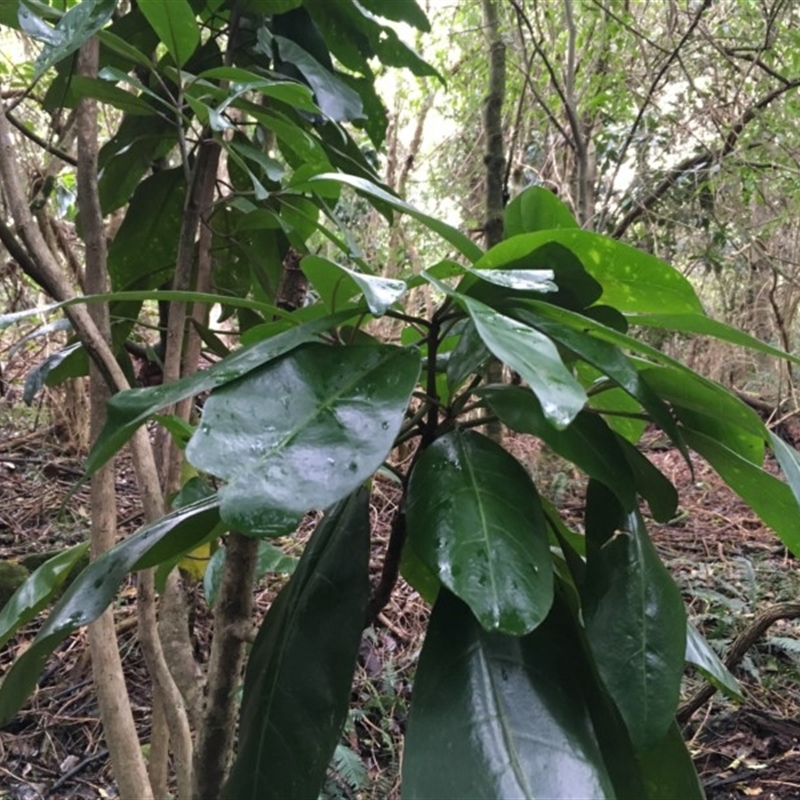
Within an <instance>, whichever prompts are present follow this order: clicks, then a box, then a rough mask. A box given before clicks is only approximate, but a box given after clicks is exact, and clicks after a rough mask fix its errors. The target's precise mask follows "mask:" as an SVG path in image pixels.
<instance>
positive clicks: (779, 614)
mask: <svg viewBox="0 0 800 800" xmlns="http://www.w3.org/2000/svg"><path fill="white" fill-rule="evenodd" d="M798 617H800V603H777V604H776V605H774V606H770V607H769V608H766V609H764V611H762V612H760V613H759V614H757V615H756V618H755V619H754V620H753V621H752V622H751V623H750V624H749V625H748V626H747V627H746V628H745V629H744V630H743V631H742V632H741V633H740V634H739V635H738V636H737V637H736V639H735V640H734V642H733V644H732V645H731V648H730V650H729V651H728V656H727V658H726V659H725V666H726V667H727V668H728V669H733V667H735V666H736V665H737V664H738V663H739V662H740V661H741V660H742V659H743V658H744V656H745V653H747V651H748V650H749V649H750V648H751V647H752V646H753V645H754V644H755V643H756V642H757V641H758V639H760V638H761V636H763V635H764V633H765V632H766V630H767V628H769V627H770V626H771V625H773V624H774V623H776V622H777V621H778V620H780V619H797V618H798ZM716 691H717V689H716V687H715V686H712V685H711V684H706V685H705V686H704V687H703V688H702V689H700V691H698V692H697V693H696V694H694V695H693V696H692V697H691V698H689V700H687V701H686V702H685V703H684V704H683V705H682V706H681V707H680V708H679V709H678V713H677V715H676V716H677V719H678V722H680V723H681V724H684V723H685V722H687V721H688V720H689V718H690V717H691V716H692V714H694V713H695V711H697V709H698V708H700V707H701V706H702V705H703V704H704V703H706V702H707V701H708V700H709V699H710V698H711V697H712V696H713V694H714V692H716Z"/></svg>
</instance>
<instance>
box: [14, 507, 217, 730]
mask: <svg viewBox="0 0 800 800" xmlns="http://www.w3.org/2000/svg"><path fill="white" fill-rule="evenodd" d="M218 522H219V509H218V501H217V498H216V497H213V498H210V499H207V500H202V501H200V502H199V503H195V504H193V505H191V506H186V507H185V508H181V509H179V510H177V511H174V512H172V513H171V514H168V515H167V516H166V517H164V518H163V519H161V520H159V521H158V522H155V523H153V524H151V525H145V526H144V527H143V528H140V529H139V530H138V531H137V532H136V533H135V534H134V535H133V536H130V537H129V538H127V539H125V540H124V541H122V542H120V543H119V544H117V545H115V546H114V547H112V548H111V549H110V550H108V551H107V552H105V553H103V555H101V556H100V557H99V558H97V559H96V560H95V561H93V562H92V563H91V564H89V566H88V567H87V568H86V569H85V570H83V572H81V574H80V575H78V576H77V578H75V580H74V581H73V582H72V583H71V584H70V586H69V588H68V589H67V590H66V591H65V592H64V595H63V596H62V598H61V600H59V602H58V603H57V604H56V606H55V608H53V610H52V611H51V612H50V615H49V616H48V617H47V619H46V620H45V622H44V624H43V625H42V627H41V628H40V629H39V633H38V634H37V635H36V638H35V639H34V640H33V642H32V643H31V646H30V647H29V648H28V649H27V650H26V651H25V652H24V653H23V654H22V655H21V656H19V658H17V660H16V661H15V662H14V664H13V666H12V667H11V669H10V670H9V671H8V673H7V674H6V676H5V679H4V680H3V683H2V686H0V724H2V723H3V722H6V721H8V720H9V719H11V717H13V716H14V714H16V713H17V711H18V710H19V708H20V707H21V706H22V704H23V703H24V702H25V700H26V699H27V697H28V695H29V694H30V693H31V691H33V688H34V686H35V685H36V681H37V680H38V678H39V675H40V674H41V672H42V670H43V669H44V665H45V662H46V661H47V658H48V657H49V655H50V654H51V653H52V652H53V650H55V648H56V647H57V646H58V645H59V644H60V643H61V642H63V641H64V639H66V638H67V636H69V635H70V634H71V633H72V632H73V631H75V630H77V629H78V628H80V627H81V626H82V625H88V624H89V623H90V622H93V621H94V620H96V619H97V618H98V617H99V616H100V614H102V613H103V611H105V609H106V608H107V607H108V605H109V603H111V602H112V601H113V599H114V597H115V596H116V594H117V591H118V590H119V586H120V584H121V583H122V581H123V579H124V578H125V576H126V575H127V574H128V573H129V572H131V571H132V570H136V569H145V568H147V567H151V566H155V564H158V563H160V562H161V561H164V560H166V559H168V558H171V557H172V556H174V555H176V554H178V553H182V552H184V551H185V550H187V549H189V548H190V547H191V546H192V545H193V544H196V543H200V542H201V541H202V540H203V539H204V538H206V537H207V536H208V535H209V533H210V532H211V531H213V530H214V528H215V526H216V525H217V523H218Z"/></svg>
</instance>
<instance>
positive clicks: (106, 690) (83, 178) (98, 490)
mask: <svg viewBox="0 0 800 800" xmlns="http://www.w3.org/2000/svg"><path fill="white" fill-rule="evenodd" d="M98 49H99V45H98V42H97V40H96V39H90V40H89V41H88V42H87V43H86V44H85V45H84V46H83V47H82V48H81V51H80V56H79V59H78V72H79V73H80V74H81V75H86V76H89V77H91V76H93V75H96V73H97V63H98ZM96 187H97V103H96V102H95V101H94V100H90V99H84V100H81V102H80V104H79V107H78V206H79V208H80V212H81V226H82V230H83V238H84V242H85V245H86V287H87V290H88V291H89V292H92V293H95V294H101V293H104V292H106V291H108V286H107V284H108V280H107V271H106V240H105V233H104V230H103V218H102V214H101V212H100V206H99V202H98V197H97V189H96ZM89 313H90V314H91V316H92V318H93V320H94V322H95V324H96V325H97V328H98V331H99V332H100V334H101V335H102V336H103V337H105V339H106V341H110V340H111V328H110V324H109V317H108V307H107V306H106V305H103V304H100V303H96V304H93V305H92V306H90V308H89ZM89 374H90V381H91V393H90V424H91V436H92V439H95V438H96V437H97V436H98V435H99V433H100V431H101V430H102V428H103V426H104V424H105V418H106V402H107V400H108V397H109V395H110V392H109V390H108V387H107V385H106V384H105V382H104V381H103V380H102V376H101V374H100V370H99V369H98V367H97V365H96V364H94V363H91V364H90V366H89ZM91 503H92V520H91V552H92V558H97V557H98V556H99V555H101V554H102V553H104V552H105V551H106V550H108V549H109V548H111V547H112V546H113V545H114V543H115V540H116V530H117V505H116V492H115V480H114V465H113V461H112V462H109V463H108V464H106V465H105V466H104V467H103V468H102V469H100V470H98V471H97V472H96V473H95V474H94V475H93V476H92V479H91ZM89 647H90V652H91V656H92V670H93V673H94V682H95V687H96V688H97V700H98V704H99V706H100V716H101V718H102V720H103V732H104V734H105V739H106V744H107V746H108V751H109V754H110V756H111V763H112V765H113V768H114V777H115V778H116V780H117V785H118V787H119V791H120V796H121V797H122V798H124V799H125V800H150V798H152V797H153V791H152V788H151V786H150V782H149V779H148V775H147V768H146V766H145V763H144V757H143V756H142V750H141V747H140V746H139V737H138V734H137V732H136V724H135V722H134V719H133V711H132V709H131V704H130V699H129V696H128V690H127V687H126V685H125V677H124V675H123V672H122V659H121V658H120V655H119V647H118V644H117V635H116V631H115V629H114V614H113V611H112V610H111V609H108V610H107V611H105V612H104V613H103V614H102V615H101V616H100V618H99V619H98V620H97V621H96V622H95V623H94V624H93V625H90V626H89Z"/></svg>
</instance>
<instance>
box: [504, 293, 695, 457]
mask: <svg viewBox="0 0 800 800" xmlns="http://www.w3.org/2000/svg"><path fill="white" fill-rule="evenodd" d="M513 314H514V316H515V317H518V318H519V319H521V320H523V321H525V322H526V323H528V324H529V325H533V326H535V327H536V328H538V329H539V330H541V331H542V333H544V334H545V335H547V336H549V337H550V338H551V339H553V340H554V341H557V342H559V344H562V345H564V346H565V347H567V348H569V349H570V350H571V351H572V352H573V353H575V355H577V356H579V357H580V358H582V359H583V360H584V361H586V362H587V363H588V364H591V365H592V366H593V367H595V368H596V369H597V370H599V371H600V372H601V373H602V374H605V375H608V377H610V378H612V379H613V380H614V381H615V382H616V383H617V384H618V385H619V386H620V387H621V388H622V389H624V390H625V391H626V392H628V394H630V395H631V397H634V398H635V399H636V400H637V401H638V402H639V403H641V405H642V407H643V408H644V409H645V410H646V411H648V412H649V413H650V414H651V416H652V417H653V421H654V422H656V423H657V424H658V425H659V426H660V427H661V428H662V430H663V431H664V432H665V433H666V434H667V435H668V436H669V437H670V438H671V439H672V440H673V442H675V444H676V445H677V446H678V447H679V448H683V449H682V452H684V455H685V448H684V446H683V442H682V441H681V438H680V433H679V431H678V427H677V425H676V423H675V420H674V418H673V416H672V414H671V413H670V410H669V408H667V406H666V404H665V403H664V401H663V400H662V399H661V398H660V397H659V396H658V394H656V392H654V391H653V390H652V389H651V388H650V386H649V385H648V384H647V383H646V382H645V381H644V380H642V377H641V375H640V374H639V371H638V369H637V368H636V366H635V364H634V363H633V362H632V361H631V359H629V358H628V356H626V355H625V354H624V353H623V352H622V350H621V349H620V347H619V346H617V345H616V344H612V343H611V342H609V341H604V340H602V339H600V337H599V336H596V335H594V334H595V332H596V331H597V330H598V327H600V326H599V325H598V323H594V322H591V323H588V320H587V318H586V317H584V316H583V315H582V314H576V313H574V312H572V311H569V310H567V309H562V308H554V307H553V306H548V305H547V304H546V303H540V302H537V301H535V300H527V301H525V305H524V306H523V307H520V308H517V309H515V311H514V312H513ZM587 323H588V324H587ZM602 329H603V330H605V331H611V332H612V333H611V335H612V336H613V337H614V338H616V339H617V340H618V341H627V340H628V339H630V338H631V337H629V336H626V335H625V334H621V333H619V332H618V331H616V330H613V329H611V328H607V327H606V326H605V325H603V326H602ZM689 372H690V371H689Z"/></svg>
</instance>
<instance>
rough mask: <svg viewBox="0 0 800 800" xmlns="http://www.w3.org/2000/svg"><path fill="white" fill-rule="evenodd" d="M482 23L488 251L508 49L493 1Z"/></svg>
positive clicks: (499, 194) (499, 210) (490, 370)
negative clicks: (486, 74)
mask: <svg viewBox="0 0 800 800" xmlns="http://www.w3.org/2000/svg"><path fill="white" fill-rule="evenodd" d="M483 24H484V27H485V30H486V36H487V39H488V41H489V91H488V94H487V95H486V99H485V101H484V117H483V119H484V132H485V135H486V155H485V156H484V164H485V166H486V198H485V200H486V202H485V210H486V217H485V221H484V224H483V230H484V238H485V240H486V247H487V249H488V248H490V247H494V245H496V244H498V243H499V242H501V241H503V211H504V208H505V196H504V194H505V186H504V182H505V172H506V170H505V164H506V157H505V149H504V141H503V103H504V101H505V93H506V46H505V44H504V43H503V39H502V37H501V35H500V21H499V19H498V16H497V6H496V5H495V3H494V0H483ZM486 380H487V381H488V382H489V383H501V382H502V380H503V365H502V363H501V362H500V361H498V360H497V359H495V358H492V359H490V360H489V364H488V366H487V368H486ZM486 433H487V435H488V436H489V437H490V438H491V439H493V440H494V441H496V442H500V441H502V438H503V426H502V425H501V424H500V422H499V420H495V419H493V420H490V421H489V422H488V423H487V425H486Z"/></svg>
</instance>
